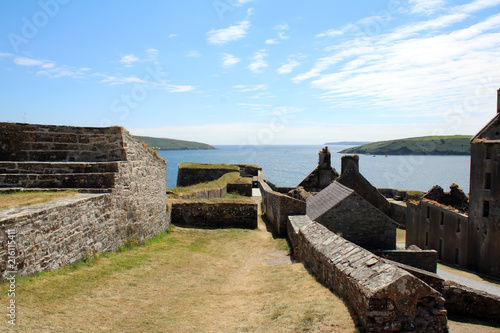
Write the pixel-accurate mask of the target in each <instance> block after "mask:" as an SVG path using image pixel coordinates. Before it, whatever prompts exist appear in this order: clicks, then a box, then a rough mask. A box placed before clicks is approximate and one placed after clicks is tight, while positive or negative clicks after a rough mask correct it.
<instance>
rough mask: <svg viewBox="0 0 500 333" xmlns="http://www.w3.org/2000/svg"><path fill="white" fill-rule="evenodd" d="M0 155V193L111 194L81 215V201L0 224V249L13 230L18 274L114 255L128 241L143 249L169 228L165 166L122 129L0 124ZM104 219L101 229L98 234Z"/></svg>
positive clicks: (6, 219) (4, 219)
mask: <svg viewBox="0 0 500 333" xmlns="http://www.w3.org/2000/svg"><path fill="white" fill-rule="evenodd" d="M0 148H1V149H0V187H3V188H9V189H10V190H19V189H27V188H42V189H54V188H70V189H76V190H81V189H82V188H83V189H85V190H86V191H98V192H106V193H109V194H108V195H106V196H104V197H96V198H94V199H92V200H90V199H88V200H90V201H88V202H89V204H88V207H87V208H85V207H86V206H85V204H81V203H80V201H77V202H66V201H61V202H62V203H66V204H63V205H62V206H61V205H59V206H57V208H54V209H45V208H43V207H44V205H42V207H41V208H40V207H39V210H38V211H36V212H35V211H31V210H29V209H28V210H25V211H22V214H21V215H19V216H17V215H16V216H12V214H11V215H9V216H3V217H2V220H1V226H0V229H1V230H0V231H1V232H0V246H2V249H5V248H6V246H5V242H6V238H5V232H4V231H5V230H7V229H12V228H14V229H16V230H18V233H19V235H20V236H19V237H20V238H19V240H18V241H19V244H20V246H19V247H18V251H19V260H18V261H17V264H18V269H19V270H20V272H21V273H26V274H29V273H32V272H34V271H40V270H44V269H53V268H57V267H59V266H61V265H65V264H67V263H71V262H74V261H76V260H79V259H82V258H84V255H85V253H86V251H88V250H89V249H93V250H94V251H96V252H102V251H107V250H113V249H117V248H118V247H119V245H121V244H123V243H124V242H125V241H127V240H128V239H134V240H136V241H138V242H142V241H144V240H146V239H147V238H150V237H152V236H154V235H156V234H158V233H159V232H161V231H163V230H165V229H166V228H167V226H168V224H169V219H168V217H167V211H166V163H165V160H164V159H162V158H160V157H159V156H158V155H157V154H156V153H155V152H154V151H152V150H149V149H148V148H147V147H145V145H143V144H141V143H140V142H139V141H138V140H137V139H135V138H134V137H133V136H132V135H130V134H129V133H128V132H127V131H126V130H124V129H123V128H121V127H110V128H83V127H70V126H50V125H30V124H10V123H0ZM77 198H78V197H77ZM80 198H81V197H80ZM83 202H84V203H85V202H87V201H83ZM47 205H49V204H47ZM75 205H76V206H78V207H79V208H78V210H76V211H73V208H74V207H75ZM47 207H51V206H50V205H49V206H47ZM71 217H73V219H74V220H75V221H69V220H70V219H71ZM103 219H104V220H105V224H106V227H105V228H104V229H103V227H101V226H98V225H100V224H103V223H104V222H103ZM94 220H96V221H97V222H93V221H94ZM37 221H44V222H43V224H40V223H38V222H37ZM61 221H63V222H61ZM89 221H90V222H89ZM73 222H74V223H73ZM89 223H91V224H92V225H91V226H89ZM49 226H50V227H49ZM99 230H101V231H99ZM100 233H102V235H101V234H100ZM65 242H68V244H69V243H71V244H70V245H68V246H66V245H64V244H65ZM33 244H36V245H33ZM37 253H42V254H43V253H45V256H44V257H43V258H41V257H39V254H37ZM2 255H3V256H2V257H1V258H2V263H5V262H7V260H6V254H5V253H2ZM22 258H27V259H26V260H24V259H22ZM57 258H59V259H57ZM21 259H22V260H21ZM0 267H2V266H0ZM4 273H5V267H2V274H4Z"/></svg>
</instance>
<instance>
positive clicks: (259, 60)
mask: <svg viewBox="0 0 500 333" xmlns="http://www.w3.org/2000/svg"><path fill="white" fill-rule="evenodd" d="M265 57H267V53H266V50H260V51H257V52H255V53H254V55H253V57H252V59H253V62H252V63H251V64H250V65H248V69H249V70H251V71H252V72H254V73H262V72H263V70H264V68H266V67H267V66H268V64H267V62H266V61H265V60H264V58H265Z"/></svg>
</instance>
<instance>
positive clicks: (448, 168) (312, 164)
mask: <svg viewBox="0 0 500 333" xmlns="http://www.w3.org/2000/svg"><path fill="white" fill-rule="evenodd" d="M214 147H215V148H216V149H215V150H174V151H160V152H159V154H160V155H161V156H162V157H163V158H165V160H166V161H167V187H168V188H173V187H176V183H177V171H178V165H179V163H182V162H199V163H228V164H256V165H258V166H260V167H262V172H263V175H264V177H265V178H266V179H267V180H269V181H270V182H272V183H274V184H276V185H278V186H290V187H292V186H297V185H298V184H299V183H300V182H301V181H302V180H303V179H304V178H305V177H306V176H307V175H308V174H309V173H310V172H311V171H313V170H314V168H316V167H317V166H318V153H319V151H320V150H321V149H322V148H323V147H324V146H322V145H294V146H267V145H257V146H241V145H220V146H214ZM349 147H352V146H348V145H332V146H328V148H329V149H330V151H331V153H332V159H331V161H332V166H333V167H334V168H335V169H336V170H337V172H338V173H340V171H341V167H340V165H341V164H340V163H341V160H340V159H341V157H342V156H343V155H344V154H343V153H340V151H341V150H343V149H346V148H349ZM359 169H360V172H361V173H362V174H363V176H364V177H365V178H366V179H367V180H368V181H369V182H370V183H371V184H372V185H374V186H375V187H377V188H394V189H400V190H412V191H424V192H427V191H428V190H430V189H431V188H432V187H433V186H434V185H439V186H441V187H442V188H443V189H444V190H445V192H446V191H448V190H449V187H450V185H451V184H452V183H456V184H458V185H459V187H460V188H461V189H462V190H464V192H465V193H468V192H469V173H470V156H449V155H446V156H435V155H388V156H384V155H360V156H359Z"/></svg>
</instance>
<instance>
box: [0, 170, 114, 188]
mask: <svg viewBox="0 0 500 333" xmlns="http://www.w3.org/2000/svg"><path fill="white" fill-rule="evenodd" d="M114 184H115V173H73V174H0V188H10V187H21V188H48V187H50V188H111V187H113V186H114Z"/></svg>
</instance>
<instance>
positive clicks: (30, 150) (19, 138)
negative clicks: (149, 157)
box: [0, 123, 125, 162]
mask: <svg viewBox="0 0 500 333" xmlns="http://www.w3.org/2000/svg"><path fill="white" fill-rule="evenodd" d="M122 131H123V128H121V127H118V126H115V127H105V128H91V127H72V126H52V125H31V124H16V123H0V145H1V146H0V161H42V162H48V161H68V162H71V161H76V162H98V161H105V162H108V161H123V160H124V159H125V156H124V151H123V147H122Z"/></svg>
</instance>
